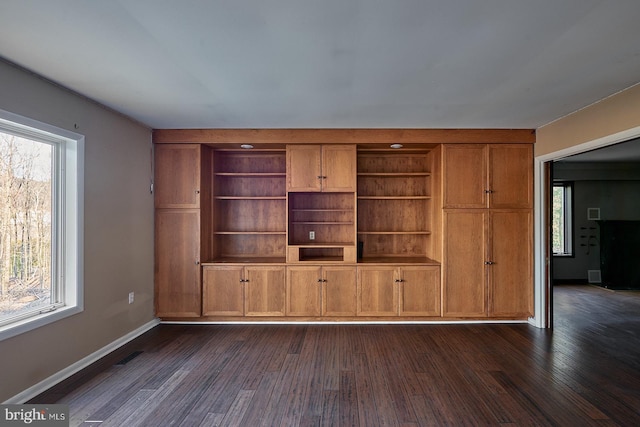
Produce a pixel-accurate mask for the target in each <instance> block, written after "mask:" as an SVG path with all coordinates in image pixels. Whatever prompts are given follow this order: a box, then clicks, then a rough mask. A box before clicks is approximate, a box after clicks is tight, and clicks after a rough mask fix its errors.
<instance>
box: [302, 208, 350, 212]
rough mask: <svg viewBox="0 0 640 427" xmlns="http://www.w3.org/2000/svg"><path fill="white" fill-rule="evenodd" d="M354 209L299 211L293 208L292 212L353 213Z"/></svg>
mask: <svg viewBox="0 0 640 427" xmlns="http://www.w3.org/2000/svg"><path fill="white" fill-rule="evenodd" d="M351 211H352V209H299V208H293V209H291V212H351Z"/></svg>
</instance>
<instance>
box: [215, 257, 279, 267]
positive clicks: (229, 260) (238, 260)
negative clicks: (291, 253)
mask: <svg viewBox="0 0 640 427" xmlns="http://www.w3.org/2000/svg"><path fill="white" fill-rule="evenodd" d="M286 261H287V259H286V257H266V256H220V257H218V258H215V259H212V260H209V261H207V262H203V263H202V265H203V266H206V265H215V264H284V263H285V262H286Z"/></svg>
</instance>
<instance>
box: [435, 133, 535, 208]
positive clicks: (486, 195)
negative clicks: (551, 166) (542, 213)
mask: <svg viewBox="0 0 640 427" xmlns="http://www.w3.org/2000/svg"><path fill="white" fill-rule="evenodd" d="M442 181H443V185H444V200H443V207H444V208H493V209H509V208H519V209H531V208H533V148H532V146H531V145H529V144H445V145H444V146H443V177H442Z"/></svg>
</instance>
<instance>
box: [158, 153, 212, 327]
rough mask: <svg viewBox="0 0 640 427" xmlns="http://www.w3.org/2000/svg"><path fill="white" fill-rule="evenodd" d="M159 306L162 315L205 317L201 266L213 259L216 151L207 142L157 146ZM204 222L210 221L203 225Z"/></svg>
mask: <svg viewBox="0 0 640 427" xmlns="http://www.w3.org/2000/svg"><path fill="white" fill-rule="evenodd" d="M154 151H155V152H154V162H155V174H154V191H155V207H156V210H155V228H154V229H155V235H154V240H155V248H156V250H155V274H154V281H155V305H156V314H157V315H158V316H161V317H199V316H200V315H201V305H202V291H201V289H202V288H201V272H200V263H201V261H202V260H203V259H205V260H206V259H208V258H209V257H210V252H211V247H210V240H209V239H207V238H204V239H202V238H201V236H202V233H205V235H206V234H208V232H209V231H210V226H209V222H208V218H210V217H211V198H210V191H211V186H210V183H211V180H210V178H209V176H208V173H209V170H210V166H211V152H210V150H209V149H208V147H204V146H202V145H201V144H166V145H157V146H156V147H155V150H154ZM203 218H204V221H203Z"/></svg>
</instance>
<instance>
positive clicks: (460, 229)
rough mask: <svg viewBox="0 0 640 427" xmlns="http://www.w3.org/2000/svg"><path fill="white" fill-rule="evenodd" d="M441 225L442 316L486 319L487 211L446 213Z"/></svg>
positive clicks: (458, 210) (461, 210) (452, 211)
mask: <svg viewBox="0 0 640 427" xmlns="http://www.w3.org/2000/svg"><path fill="white" fill-rule="evenodd" d="M443 222H444V236H443V237H444V254H443V260H442V280H443V284H444V286H443V303H442V306H443V315H445V316H449V317H486V316H487V304H488V302H487V292H488V289H487V276H486V274H487V271H486V267H487V266H486V265H485V262H487V261H488V258H487V248H488V242H487V239H488V237H489V233H488V231H487V227H488V212H487V211H486V210H485V209H451V210H446V211H445V213H444V218H443Z"/></svg>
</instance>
